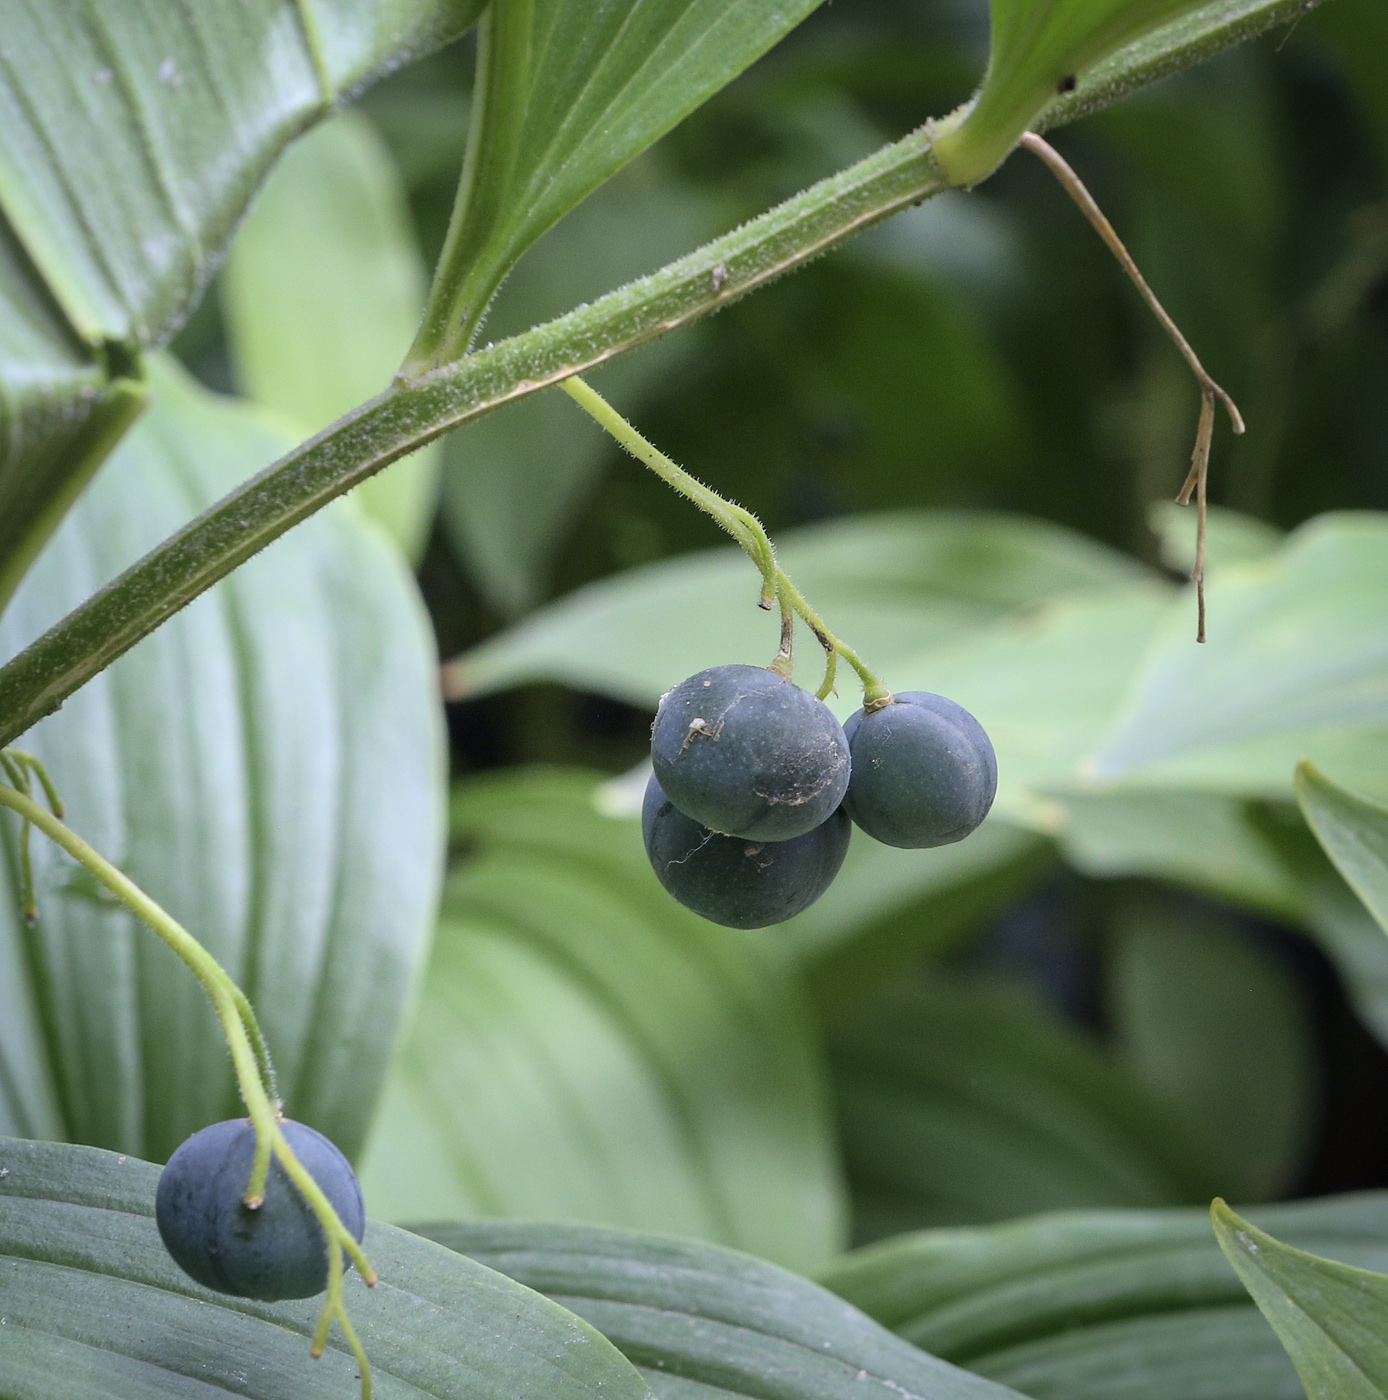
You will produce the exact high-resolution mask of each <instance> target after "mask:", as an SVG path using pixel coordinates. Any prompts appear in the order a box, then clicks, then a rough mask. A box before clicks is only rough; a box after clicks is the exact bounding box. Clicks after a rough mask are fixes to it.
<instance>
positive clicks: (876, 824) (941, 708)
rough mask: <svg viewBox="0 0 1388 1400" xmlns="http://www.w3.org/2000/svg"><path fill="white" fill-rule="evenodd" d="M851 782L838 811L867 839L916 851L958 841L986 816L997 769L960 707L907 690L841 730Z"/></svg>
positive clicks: (978, 732)
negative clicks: (849, 759)
mask: <svg viewBox="0 0 1388 1400" xmlns="http://www.w3.org/2000/svg"><path fill="white" fill-rule="evenodd" d="M844 732H845V733H846V734H847V735H848V743H849V748H850V750H851V752H852V754H853V778H852V781H851V782H850V783H849V785H848V796H847V797H846V798H845V799H844V804H843V805H844V809H845V810H846V811H847V812H848V815H849V816H850V817H852V818H853V820H854V821H855V822H856V823H857V824H858V825H859V826H860V827H861V828H862V829H863V830H864V831H865V832H867V834H868V835H869V836H871V837H873V838H874V839H875V840H877V841H881V842H883V843H884V844H886V845H888V846H904V847H906V848H908V849H916V848H919V847H923V846H947V845H949V844H950V842H952V841H961V840H963V838H964V837H966V836H967V835H968V834H969V833H970V832H971V831H972V830H973V829H974V828H975V827H976V826H977V825H978V824H979V823H980V822H981V821H982V820H983V819H984V817H986V816H987V815H988V809H989V808H990V807H991V806H992V805H993V796H994V794H995V793H996V792H997V788H998V762H997V759H996V758H995V757H994V754H993V745H992V743H991V742H990V740H989V738H988V735H987V734H986V733H985V732H984V729H983V726H982V725H981V724H980V723H979V722H978V721H977V720H976V719H975V718H974V717H973V716H972V715H971V714H970V713H969V712H968V711H967V710H966V709H964V707H963V706H962V705H956V704H955V703H954V701H953V700H946V699H945V697H944V696H943V695H931V694H930V693H929V692H928V691H924V690H911V691H906V692H904V693H903V694H900V695H896V696H894V697H893V698H892V703H891V704H889V705H884V706H883V707H882V708H881V709H880V710H874V711H873V712H872V713H871V714H864V713H863V711H862V710H859V711H858V712H857V714H855V715H853V716H852V717H851V718H850V719H849V721H848V723H847V724H846V725H845V726H844Z"/></svg>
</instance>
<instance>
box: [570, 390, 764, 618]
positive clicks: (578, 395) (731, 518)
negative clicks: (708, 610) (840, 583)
mask: <svg viewBox="0 0 1388 1400" xmlns="http://www.w3.org/2000/svg"><path fill="white" fill-rule="evenodd" d="M559 387H560V388H561V389H563V391H564V392H565V393H566V394H567V395H568V396H569V397H570V398H571V399H573V401H574V402H575V403H576V404H578V406H579V407H580V408H581V409H583V411H584V412H585V413H587V414H588V415H589V417H591V418H592V419H593V420H594V422H596V423H598V424H599V425H600V426H601V427H603V428H605V429H606V430H607V432H609V433H610V434H611V435H612V436H613V437H614V438H616V440H617V441H618V442H619V443H621V445H622V446H623V447H625V448H626V450H627V451H628V452H630V453H631V455H632V456H633V457H635V458H636V460H637V461H638V462H642V463H644V464H645V465H646V466H648V467H649V468H650V469H651V470H652V471H653V472H654V473H655V474H656V475H657V476H658V477H659V478H660V479H661V480H662V481H663V482H664V483H665V484H666V485H667V486H672V487H673V488H674V489H675V490H676V491H678V492H679V493H680V495H681V496H683V497H685V499H686V500H690V501H693V502H694V504H695V505H696V506H698V507H699V509H700V510H701V511H703V512H704V513H705V514H706V515H711V516H712V517H713V518H714V519H715V520H716V521H717V522H718V523H719V524H720V525H721V526H722V527H723V529H725V530H726V531H727V532H728V533H729V534H730V535H731V536H732V537H733V539H735V540H736V541H737V542H738V544H740V545H741V546H742V548H743V549H744V550H746V551H747V555H748V557H749V558H750V559H751V561H752V562H753V563H754V564H755V565H756V566H757V568H758V569H759V570H760V572H761V576H762V595H761V601H762V603H763V606H765V605H766V604H767V603H769V602H771V601H774V599H775V596H776V553H775V550H773V549H772V547H771V541H770V540H769V539H768V538H767V535H766V530H765V529H764V528H763V527H762V523H761V521H760V520H758V519H757V517H756V516H755V515H753V514H752V512H751V511H749V510H746V509H744V508H743V507H742V506H740V505H738V504H737V503H736V502H735V501H729V500H726V499H724V497H722V496H720V495H719V494H718V492H717V491H714V490H711V489H710V488H709V487H707V486H705V485H704V484H703V482H702V481H699V480H697V479H696V478H695V477H692V476H690V474H689V473H688V472H687V471H685V469H684V468H683V467H681V466H678V465H677V464H676V463H674V462H672V461H671V460H670V458H669V457H667V456H666V455H665V454H664V453H663V452H662V451H661V450H660V449H659V448H658V447H656V446H655V444H654V443H652V442H650V441H649V440H648V439H646V438H644V437H643V436H642V435H641V434H640V433H638V432H637V431H636V429H635V428H633V427H632V426H631V424H630V423H628V422H627V420H626V419H625V418H623V417H622V415H621V414H620V413H618V412H617V410H616V409H615V408H613V407H612V405H611V404H610V403H608V402H607V400H606V399H605V398H603V396H602V395H601V394H599V393H598V391H597V390H596V389H594V388H593V387H592V386H591V385H589V384H588V383H586V382H585V381H584V380H582V379H580V378H579V377H578V376H577V375H575V376H574V377H573V378H572V379H566V380H565V381H564V382H563V383H562V384H561V385H560V386H559Z"/></svg>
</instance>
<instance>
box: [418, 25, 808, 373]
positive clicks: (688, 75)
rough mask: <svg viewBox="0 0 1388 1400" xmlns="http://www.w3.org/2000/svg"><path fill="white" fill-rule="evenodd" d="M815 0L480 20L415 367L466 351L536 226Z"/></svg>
mask: <svg viewBox="0 0 1388 1400" xmlns="http://www.w3.org/2000/svg"><path fill="white" fill-rule="evenodd" d="M818 3H819V0H785V3H782V4H778V5H765V4H761V3H759V0H515V3H510V4H503V5H494V6H493V7H492V8H491V9H490V10H489V11H488V12H487V14H486V16H485V17H484V18H483V21H482V25H481V29H480V42H479V47H478V59H477V62H478V69H477V71H478V82H477V85H476V90H475V91H476V96H475V98H474V104H473V113H472V118H471V123H470V127H469V131H468V155H467V161H466V164H465V166H464V171H463V181H462V184H461V185H460V186H459V189H458V203H457V207H456V208H455V210H454V214H453V223H452V226H451V227H450V229H449V233H448V241H447V243H446V244H445V246H444V251H443V255H442V257H441V259H440V262H439V269H438V272H437V274H436V276H435V281H434V287H433V289H432V291H431V292H430V300H429V308H428V310H427V312H426V313H425V323H424V328H423V330H422V331H421V333H420V337H419V340H418V342H417V343H416V346H415V349H414V351H413V353H412V356H411V359H412V361H413V363H414V365H415V367H416V368H426V367H428V366H430V365H431V364H438V363H440V362H443V361H446V360H449V359H455V358H457V357H458V356H459V355H460V354H462V353H463V352H464V351H465V350H466V349H467V347H468V344H469V343H470V341H471V340H472V338H473V335H474V334H475V332H476V329H477V327H478V326H479V325H480V323H481V320H482V317H483V315H484V314H485V312H486V308H487V304H488V303H489V302H490V301H491V299H492V295H493V293H495V291H496V289H497V288H498V287H499V286H500V285H501V282H502V279H503V278H504V277H505V276H506V274H507V273H508V272H509V271H510V270H511V268H512V267H513V266H514V265H515V263H516V262H517V260H518V259H519V258H520V256H521V254H522V253H524V252H525V251H526V249H527V248H529V247H530V246H531V245H532V244H533V243H534V242H535V240H536V239H537V238H539V236H540V235H541V234H542V233H544V232H545V230H546V229H548V228H551V227H552V226H553V225H554V224H555V223H557V222H558V221H559V219H560V218H561V217H562V216H563V215H564V214H566V213H567V212H568V211H569V210H570V209H572V208H573V207H574V206H575V205H576V204H578V203H579V202H580V201H581V200H582V199H583V198H584V197H585V196H587V195H589V194H591V193H592V192H593V191H594V190H595V189H596V188H597V187H598V186H599V185H600V184H602V183H603V181H604V180H606V179H607V178H608V177H609V176H611V175H614V174H615V173H616V172H617V171H618V170H620V169H621V167H622V166H624V165H625V164H626V163H627V162H628V161H629V160H631V159H632V158H633V157H634V156H636V155H638V154H640V152H641V151H643V150H645V149H646V147H647V146H649V145H651V143H652V142H654V141H655V140H656V138H657V137H660V136H663V135H664V134H665V132H667V131H669V130H670V128H671V127H672V126H674V125H675V124H676V123H677V122H679V121H680V120H681V119H682V118H683V117H685V116H687V115H688V114H689V113H690V112H692V111H693V110H694V109H695V108H696V107H697V106H699V105H700V104H701V103H702V102H704V101H705V100H706V99H707V98H709V97H711V96H712V95H713V94H714V93H715V92H717V91H718V89H719V88H721V87H722V86H723V85H724V84H725V83H728V82H730V81H731V80H732V79H733V78H735V77H736V76H737V75H738V74H739V73H740V72H742V70H743V69H744V68H746V67H747V66H748V65H749V64H751V63H752V62H754V61H755V60H756V59H757V58H759V57H760V56H761V55H762V54H763V53H765V52H766V50H767V49H769V48H770V47H771V46H772V45H773V44H775V43H776V42H777V41H778V40H779V39H780V38H782V37H783V36H784V35H785V34H787V33H788V32H789V31H790V30H791V29H793V28H794V27H795V26H796V25H797V24H799V23H800V21H801V20H802V19H804V18H805V16H806V15H808V14H809V13H810V12H811V11H812V10H813V9H814V8H815V6H816V5H817V4H818Z"/></svg>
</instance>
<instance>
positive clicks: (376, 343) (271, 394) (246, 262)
mask: <svg viewBox="0 0 1388 1400" xmlns="http://www.w3.org/2000/svg"><path fill="white" fill-rule="evenodd" d="M424 287H425V271H424V264H423V262H422V261H421V259H420V256H419V249H418V247H417V245H416V243H415V237H414V230H413V229H412V228H411V227H410V213H409V208H408V206H407V205H406V203H405V191H404V189H403V188H402V186H401V183H400V177H399V174H398V173H397V171H396V169H395V167H394V164H393V162H392V160H391V156H390V152H389V151H388V150H387V149H386V147H385V144H384V143H383V142H382V140H381V138H380V137H379V136H378V135H377V134H376V131H375V129H374V128H373V127H372V125H371V123H370V122H368V121H367V120H366V119H365V118H364V117H362V116H360V115H358V114H357V113H356V112H352V111H346V112H342V113H339V114H338V115H337V116H336V117H334V118H333V119H332V120H331V121H329V122H325V123H324V124H323V125H322V126H320V127H319V128H318V129H317V130H316V131H313V132H311V133H310V134H309V135H307V136H305V137H303V138H302V139H301V140H299V141H297V142H296V143H295V144H294V145H293V146H291V147H290V148H289V150H287V151H286V152H285V154H284V158H283V159H282V160H281V161H280V163H279V165H278V166H277V167H276V168H275V170H274V172H273V174H272V175H271V176H270V178H269V180H268V181H267V182H266V185H265V188H264V189H263V190H262V191H261V192H260V195H259V197H258V198H257V199H256V203H255V207H254V209H253V210H252V211H251V215H250V217H249V218H248V219H247V220H246V222H245V223H244V224H243V225H242V226H241V228H240V229H238V230H237V234H236V239H235V241H234V242H233V243H232V245H231V255H230V257H229V259H228V261H227V265H226V270H225V271H224V272H223V274H222V280H221V283H220V291H221V299H222V309H223V313H224V315H225V317H226V321H227V332H228V339H229V341H230V345H231V350H232V356H233V365H234V369H235V373H236V379H237V383H238V384H239V386H240V388H241V390H242V392H243V393H246V394H248V395H249V396H250V397H251V398H252V399H255V400H256V401H257V402H259V403H262V404H265V405H266V406H267V407H269V408H273V409H275V410H277V411H278V412H280V413H281V414H282V415H283V416H284V417H285V419H286V420H288V421H290V422H293V423H295V424H297V425H298V428H299V430H300V434H301V436H303V437H308V436H310V435H311V434H313V433H316V432H318V431H319V430H320V429H322V428H326V427H327V426H328V424H329V423H331V422H332V421H333V420H334V419H335V418H338V417H340V416H341V415H342V414H344V413H346V412H347V411H348V410H349V409H352V408H355V407H356V406H357V405H358V404H359V403H362V402H364V401H365V400H366V399H369V398H371V397H373V396H374V395H376V394H378V393H380V392H381V390H382V389H383V388H385V386H386V385H387V384H389V383H390V378H391V375H393V374H394V373H395V370H396V367H397V366H398V365H399V363H400V360H401V358H402V357H403V356H404V353H405V351H406V350H407V349H408V348H409V344H410V341H411V339H412V338H413V336H414V333H415V330H416V329H417V327H418V325H419V315H420V312H421V310H422V309H423V306H424ZM439 454H440V449H439V447H438V446H437V445H436V444H433V443H431V444H430V445H429V446H428V447H424V448H421V449H420V451H418V452H417V453H415V454H414V455H413V456H412V457H409V458H407V459H406V460H405V461H404V462H402V463H398V464H397V465H395V466H393V467H390V468H388V469H387V470H386V471H384V472H382V473H381V474H380V475H379V476H374V477H372V478H371V479H370V480H369V481H364V482H363V483H362V484H361V486H360V487H359V488H358V489H357V493H356V499H357V501H358V502H359V503H360V504H361V505H363V506H364V507H365V508H366V510H367V512H368V513H369V514H371V515H373V516H375V517H376V519H378V520H379V521H380V522H381V523H382V524H383V525H384V526H385V527H386V529H387V530H388V531H389V532H390V534H391V535H392V536H393V537H394V538H395V540H396V541H397V542H398V543H399V544H400V545H401V546H402V548H403V549H404V550H405V552H406V553H407V554H408V555H409V556H410V557H411V558H413V559H418V557H419V555H420V554H421V553H422V552H423V549H424V541H425V537H426V535H427V534H428V531H429V525H430V522H431V520H432V517H433V511H434V498H435V492H436V489H437V475H438V466H439Z"/></svg>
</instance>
